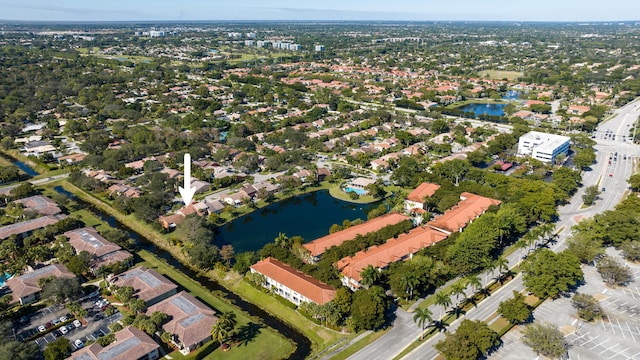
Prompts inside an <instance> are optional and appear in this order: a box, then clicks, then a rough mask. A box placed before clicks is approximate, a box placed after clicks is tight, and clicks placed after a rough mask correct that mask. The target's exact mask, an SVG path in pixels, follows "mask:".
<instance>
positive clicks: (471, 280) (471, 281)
mask: <svg viewBox="0 0 640 360" xmlns="http://www.w3.org/2000/svg"><path fill="white" fill-rule="evenodd" d="M466 280H467V286H471V287H472V288H473V290H474V291H475V292H478V291H479V290H480V289H482V280H480V277H479V276H477V275H475V276H474V275H469V276H467V278H466Z"/></svg>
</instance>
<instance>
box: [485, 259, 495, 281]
mask: <svg viewBox="0 0 640 360" xmlns="http://www.w3.org/2000/svg"><path fill="white" fill-rule="evenodd" d="M482 265H483V266H484V269H485V271H486V273H485V276H484V283H485V285H488V284H489V275H491V276H493V273H494V272H495V271H496V268H497V265H496V263H495V262H493V260H491V259H489V258H485V259H484V260H483V264H482Z"/></svg>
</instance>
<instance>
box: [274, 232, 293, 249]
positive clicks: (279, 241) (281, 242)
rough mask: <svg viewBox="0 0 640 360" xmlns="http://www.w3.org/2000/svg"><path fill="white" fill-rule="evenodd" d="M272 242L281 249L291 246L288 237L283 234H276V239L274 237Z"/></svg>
mask: <svg viewBox="0 0 640 360" xmlns="http://www.w3.org/2000/svg"><path fill="white" fill-rule="evenodd" d="M274 240H275V242H276V245H278V246H280V247H283V248H288V247H289V246H290V245H291V242H290V241H289V237H288V236H287V235H286V234H285V233H278V237H276V238H275V239H274Z"/></svg>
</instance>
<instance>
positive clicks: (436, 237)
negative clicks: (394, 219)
mask: <svg viewBox="0 0 640 360" xmlns="http://www.w3.org/2000/svg"><path fill="white" fill-rule="evenodd" d="M447 236H448V235H447V234H446V233H443V232H441V231H438V230H435V229H433V228H430V227H427V226H424V227H418V228H415V229H412V230H411V231H410V232H408V233H406V234H400V235H399V236H398V237H397V238H393V239H389V240H387V242H385V243H384V244H382V245H377V246H371V247H369V248H367V249H366V250H365V251H359V252H358V253H356V254H355V255H354V256H348V257H345V258H342V259H340V260H339V261H338V262H337V263H336V264H335V266H336V267H337V268H338V271H340V273H341V278H342V283H343V284H344V285H345V286H347V287H349V288H350V289H351V290H354V291H355V290H357V289H359V288H360V287H361V286H362V284H361V282H362V276H360V273H361V272H362V270H363V269H364V268H366V267H367V266H369V265H371V266H373V267H375V268H378V269H384V268H386V267H387V266H389V264H391V263H394V262H397V261H404V260H408V259H411V258H412V257H413V254H415V253H417V252H418V251H420V250H422V249H424V248H426V247H429V246H431V245H433V244H436V243H438V242H440V241H442V240H444V239H446V238H447Z"/></svg>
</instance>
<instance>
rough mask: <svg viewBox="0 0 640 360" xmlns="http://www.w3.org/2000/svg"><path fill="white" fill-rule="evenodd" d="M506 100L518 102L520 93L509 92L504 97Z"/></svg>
mask: <svg viewBox="0 0 640 360" xmlns="http://www.w3.org/2000/svg"><path fill="white" fill-rule="evenodd" d="M502 98H503V99H504V100H518V99H519V98H520V91H516V90H509V91H507V92H506V93H505V94H504V96H503V97H502Z"/></svg>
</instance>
